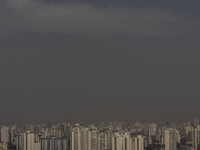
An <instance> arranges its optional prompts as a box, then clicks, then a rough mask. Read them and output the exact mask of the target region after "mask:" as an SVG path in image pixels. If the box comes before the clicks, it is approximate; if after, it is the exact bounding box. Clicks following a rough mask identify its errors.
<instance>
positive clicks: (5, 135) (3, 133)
mask: <svg viewBox="0 0 200 150" xmlns="http://www.w3.org/2000/svg"><path fill="white" fill-rule="evenodd" d="M1 142H6V143H8V142H9V129H8V127H5V126H3V127H2V128H1Z"/></svg>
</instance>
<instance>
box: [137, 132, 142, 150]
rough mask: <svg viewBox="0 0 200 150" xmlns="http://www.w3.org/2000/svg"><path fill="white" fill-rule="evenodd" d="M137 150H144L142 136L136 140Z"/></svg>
mask: <svg viewBox="0 0 200 150" xmlns="http://www.w3.org/2000/svg"><path fill="white" fill-rule="evenodd" d="M135 150H144V138H143V137H142V136H141V135H138V137H137V138H135Z"/></svg>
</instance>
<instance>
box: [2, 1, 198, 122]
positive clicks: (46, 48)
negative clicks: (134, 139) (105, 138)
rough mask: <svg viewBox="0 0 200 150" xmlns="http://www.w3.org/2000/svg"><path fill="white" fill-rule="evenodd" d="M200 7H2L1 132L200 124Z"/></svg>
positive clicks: (166, 3) (94, 3)
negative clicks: (30, 126)
mask: <svg viewBox="0 0 200 150" xmlns="http://www.w3.org/2000/svg"><path fill="white" fill-rule="evenodd" d="M199 6H200V1H195V0H194V1H188V0H173V1H172V0H166V1H163V0H162V1H161V0H139V1H135V0H123V1H122V0H0V72H1V73H0V107H1V109H0V118H1V119H0V124H14V123H24V124H25V123H45V122H48V121H52V122H73V123H75V122H82V123H100V122H110V121H123V120H129V121H149V122H151V121H160V120H163V121H177V120H183V121H186V120H192V119H193V118H194V117H200V115H199V114H200V109H199V108H200V103H199V100H200V69H199V68H200V42H199V39H200V19H199V18H200V9H199Z"/></svg>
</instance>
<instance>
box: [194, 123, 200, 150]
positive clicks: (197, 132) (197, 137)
mask: <svg viewBox="0 0 200 150" xmlns="http://www.w3.org/2000/svg"><path fill="white" fill-rule="evenodd" d="M199 144H200V126H197V127H196V128H195V129H194V131H193V144H192V145H193V150H197V149H199V147H200V146H199Z"/></svg>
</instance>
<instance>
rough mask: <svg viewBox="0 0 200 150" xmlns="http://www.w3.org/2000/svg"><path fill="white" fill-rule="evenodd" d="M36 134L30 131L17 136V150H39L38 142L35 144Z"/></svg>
mask: <svg viewBox="0 0 200 150" xmlns="http://www.w3.org/2000/svg"><path fill="white" fill-rule="evenodd" d="M36 136H37V135H36V134H35V133H33V132H30V131H26V132H25V133H20V134H18V135H17V150H21V149H22V150H41V144H40V142H37V141H36V140H35V139H36Z"/></svg>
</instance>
